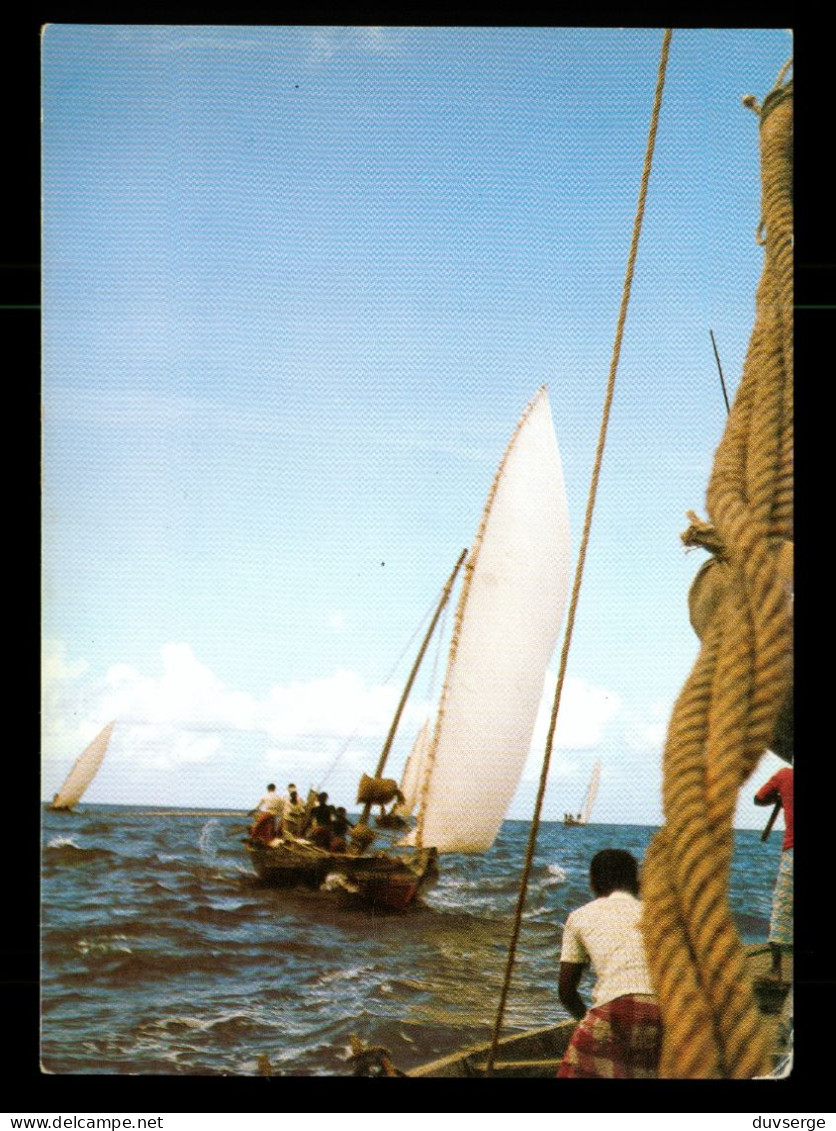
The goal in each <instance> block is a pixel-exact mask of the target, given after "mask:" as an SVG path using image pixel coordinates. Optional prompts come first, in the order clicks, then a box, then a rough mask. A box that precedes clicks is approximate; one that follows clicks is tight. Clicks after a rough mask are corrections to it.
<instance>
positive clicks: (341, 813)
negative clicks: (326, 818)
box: [330, 805, 354, 852]
mask: <svg viewBox="0 0 836 1131" xmlns="http://www.w3.org/2000/svg"><path fill="white" fill-rule="evenodd" d="M353 828H354V825H352V823H351V821H349V819H348V817H347V816H346V812H345V809H344V808H343V807H342V805H340V806H339V808H338V809H337V811H336V812H335V813H334V817H333V820H332V821H331V844H330V849H331V851H332V852H345V850H346V839H345V837H346V833H347V832H348V830H349V829H353Z"/></svg>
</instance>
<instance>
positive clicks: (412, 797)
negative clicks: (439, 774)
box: [393, 719, 432, 817]
mask: <svg viewBox="0 0 836 1131" xmlns="http://www.w3.org/2000/svg"><path fill="white" fill-rule="evenodd" d="M431 737H432V732H431V730H430V720H429V719H427V721H426V722H425V723H424V725H423V726H422V727H421V729H420V730H419V731H418V734H417V735H416V737H415V741H414V742H413V744H412V749H411V750H410V752H409V754H408V756H407V759H406V765H405V766H404V768H403V777H402V778H401V793H402V794H403V797H404V799H403V801H402V802H398V804H397V805H396V806H395V808H394V810H393V811H394V813H395V814H396V815H397V816H398V817H409V816H411V815H412V811H413V809H414V808H415V804H416V802H417V800H418V790H419V788H420V785H421V780H422V778H423V769H424V762H425V760H426V757H427V750H428V748H429V745H430V738H431Z"/></svg>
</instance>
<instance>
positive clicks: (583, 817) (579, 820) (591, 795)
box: [563, 758, 601, 829]
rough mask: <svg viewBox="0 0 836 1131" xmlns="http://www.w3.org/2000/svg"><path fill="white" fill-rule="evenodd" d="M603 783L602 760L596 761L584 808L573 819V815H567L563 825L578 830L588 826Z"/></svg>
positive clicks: (587, 788)
mask: <svg viewBox="0 0 836 1131" xmlns="http://www.w3.org/2000/svg"><path fill="white" fill-rule="evenodd" d="M600 781H601V760H600V758H599V759H596V762H595V765H594V766H593V767H592V773H591V774H590V776H589V785H588V786H587V787H586V796H585V797H584V799H583V807H582V809H581V811H580V813H578V815H577V817H573V816H572V814H571V813H567V814H566V816H565V817H564V818H563V824H564V825H566V827H567V828H570V829H571V828H577V827H578V825H588V824H589V818H590V817H591V816H592V807H593V805H594V804H595V798H596V797H597V796H598V785H599V784H600Z"/></svg>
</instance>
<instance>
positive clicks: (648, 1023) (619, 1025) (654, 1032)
mask: <svg viewBox="0 0 836 1131" xmlns="http://www.w3.org/2000/svg"><path fill="white" fill-rule="evenodd" d="M661 1051H662V1019H661V1016H660V1014H659V1006H658V1003H657V1002H656V999H655V998H652V997H648V996H647V995H646V994H625V995H624V996H623V997H617V998H615V999H614V1000H613V1001H608V1002H605V1003H604V1004H603V1005H599V1006H598V1007H597V1008H595V1009H590V1010H589V1012H588V1013H587V1015H586V1017H584V1019H583V1021H581V1023H580V1024H579V1025H578V1027H577V1029H576V1030H575V1032H574V1034H573V1036H572V1040H571V1041H570V1042H569V1047H568V1049H567V1050H566V1052H565V1054H564V1057H563V1060H562V1061H561V1064H560V1068H559V1070H558V1073H557V1075H558V1076H574V1077H584V1076H585V1077H609V1078H612V1079H633V1078H646V1079H648V1078H653V1077H655V1076H656V1075H657V1073H658V1068H659V1054H660V1053H661Z"/></svg>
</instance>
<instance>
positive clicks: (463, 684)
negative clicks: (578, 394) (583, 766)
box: [247, 387, 570, 910]
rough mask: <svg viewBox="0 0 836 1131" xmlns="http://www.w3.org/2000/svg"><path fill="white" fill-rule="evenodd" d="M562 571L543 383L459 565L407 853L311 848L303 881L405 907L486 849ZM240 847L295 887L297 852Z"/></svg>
mask: <svg viewBox="0 0 836 1131" xmlns="http://www.w3.org/2000/svg"><path fill="white" fill-rule="evenodd" d="M464 557H465V554H462V555H461V557H460V559H459V562H458V563H457V565H456V569H455V570H454V571H453V574H451V576H450V578H449V579H448V583H447V586H446V587H445V594H447V593H448V592H449V590H450V588H451V586H452V584H453V581H454V578H455V575H456V573H457V572H458V569H459V566H460V565H461V564H462V561H463V559H464ZM569 566H570V560H569V520H568V507H567V503H566V489H565V485H564V481H563V470H562V467H561V462H560V454H559V451H558V447H557V440H556V438H555V434H554V426H553V423H552V416H551V409H550V406H549V399H548V394H547V391H546V388H545V387H543V388H541V389H540V390H539V391H538V392H537V393H536V395H535V396H534V398H533V399H532V401H531V402H530V403H529V405H528V406H527V408H526V409H525V411H524V413H523V415H522V417H521V419H520V421H519V423H518V424H517V427H516V429H515V430H514V433H513V435H512V436H511V440H510V441H509V444H508V447H507V449H506V451H505V454H504V456H503V458H502V460H501V462H500V464H499V467H498V469H497V472H496V475H495V476H494V480H493V483H492V485H491V488H490V491H489V493H488V498H487V502H486V504H485V508H484V512H483V514H482V519H481V522H480V524H479V528H478V531H477V534H476V538H475V541H474V545H473V547H472V549H471V552H470V555H469V557H468V560H467V563H466V566H465V580H464V582H463V585H462V589H461V592H460V595H459V600H458V606H457V610H456V615H455V623H454V627H453V633H452V639H451V643H450V647H449V653H448V660H447V671H446V676H445V681H444V686H443V689H442V692H441V697H440V701H439V705H438V709H437V712H436V716H435V724H434V728H433V733H432V738H431V740H430V742H429V745H428V749H427V751H426V758H425V761H424V768H423V771H422V772H421V778H420V782H419V785H418V788H417V798H418V800H417V805H418V815H417V824H416V827H415V829H414V830H413V831H412V832H411V833H410V834H409V835H408V836H407V837H406V839H405V840H404V841H403V842H402V843H401V845H400V846H399V847H402V848H404V849H407V850H410V849H411V850H412V851H404V852H402V853H398V854H386V853H377V854H375V855H363V854H362V851H363V850H362V849H361V850H359V851H358V850H357V849H356V848H355V854H352V852H351V851H349V852H348V853H345V854H340V855H337V854H333V853H331V854H329V853H326V852H323V851H322V850H315V848H314V846H311V845H306V846H304V847H302V848H300V850H299V856H300V859H299V861H298V862H299V866H300V869H301V868H302V867H303V866H304V869H305V875H306V877H307V882H312V881H315V880H316V879H317V877H319V876H323V878H324V876H326V875H327V874H328V873H329V872H332V873H336V874H337V875H338V877H339V878H340V881H341V884H342V886H343V887H345V888H347V889H348V890H350V891H354V892H355V893H356V894H357V895H359V896H360V897H361V898H362V899H364V900H365V901H367V902H370V903H372V904H373V905H378V906H385V907H390V908H394V909H396V910H403V909H404V908H406V907H407V906H408V905H409V904H410V903H411V902H412V901H413V900H414V899H415V897H416V896H417V895H418V894H419V892H421V891H423V890H426V889H427V888H428V887H429V885H430V884H431V883H432V882H434V880H435V879H437V877H438V855H439V854H440V853H445V852H485V851H487V850H488V849H489V848H490V847H491V845H492V844H493V842H494V840H495V838H496V835H497V833H498V831H499V827H500V825H501V823H502V820H503V818H504V817H505V814H506V812H507V810H508V806H509V805H510V803H511V800H512V798H513V796H514V792H515V791H516V788H517V784H518V782H519V779H520V776H521V774H522V769H523V765H524V763H525V760H526V758H527V756H528V752H529V748H530V745H531V736H532V733H533V730H534V724H535V721H536V718H537V711H538V708H539V706H540V699H541V696H542V692H543V681H544V677H545V673H546V666H547V664H548V662H549V660H550V658H551V655H552V652H553V651H554V647H555V644H556V642H557V635H558V631H559V629H560V623H561V620H562V617H563V608H564V604H565V601H566V594H567V589H568V583H569ZM445 600H446V595H445V596H443V598H442V602H441V603H440V604H439V607H438V609H437V610H436V614H435V617H434V618H433V623H432V624H431V625H430V632H429V633H428V634H427V636H426V637H425V639H424V641H423V643H422V646H421V651H420V652H419V655H418V658H417V660H416V663H415V665H413V669H412V671H411V673H410V677H409V680H408V682H407V687H406V689H405V691H404V694H403V695H402V697H401V702H400V703H399V705H398V711H397V713H396V716H395V720H394V721H393V724H392V727H391V729H390V732H389V735H388V737H387V740H386V744H385V746H384V749H383V752H382V755H381V758H380V760H379V761H378V765H377V768H376V771H375V775H374V778H371V779H370V778H368V777H366V776H365V775H364V782H369V781H372V782H376V781H380V780H381V774H382V772H383V768H384V765H385V761H386V757H387V756H388V752H389V748H390V747H391V743H392V739H393V737H394V733H395V729H396V727H397V723H398V720H399V717H400V713H401V711H402V710H403V706H404V703H405V700H406V695H407V694H408V691H409V688H410V687H411V684H412V681H413V680H414V678H415V674H416V671H417V667H418V664H419V663H420V660H421V658H422V656H423V654H424V652H425V650H426V647H427V645H428V643H429V636H430V634H431V632H432V630H433V629H434V627H435V624H436V623H437V621H438V617H439V614H440V612H441V608H442V606H443V603H444V601H445ZM405 776H406V775H405ZM384 782H385V779H384ZM361 784H362V783H361ZM381 784H383V782H382V783H381ZM403 792H404V793H406V791H405V790H404V791H403ZM366 798H367V799H366V800H365V801H364V810H363V816H362V817H361V820H360V822H359V824H358V826H357V828H355V830H354V832H355V833H357V832H358V831H359V830H361V829H365V831H366V832H367V833H368V834H369V835H371V830H368V829H367V826H366V822H367V819H368V814H369V810H370V808H371V805H372V804H373V803H376V799H375V798H374V796H373V795H372V794H370V793H367V794H366ZM247 847H248V850H249V852H250V856H251V860H252V863H253V866H254V868H255V870H256V872H257V873H258V875H259V876H261V877H262V878H263V879H266V880H268V881H270V882H290V881H291V880H292V877H293V874H294V873H293V860H294V856H295V855H296V853H297V849H296V847H295V846H292V845H288V844H287V843H286V842H285V843H282V844H276V845H271V846H264V845H258V844H254V843H252V842H248V844H247ZM301 874H302V873H301V871H300V875H301Z"/></svg>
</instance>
